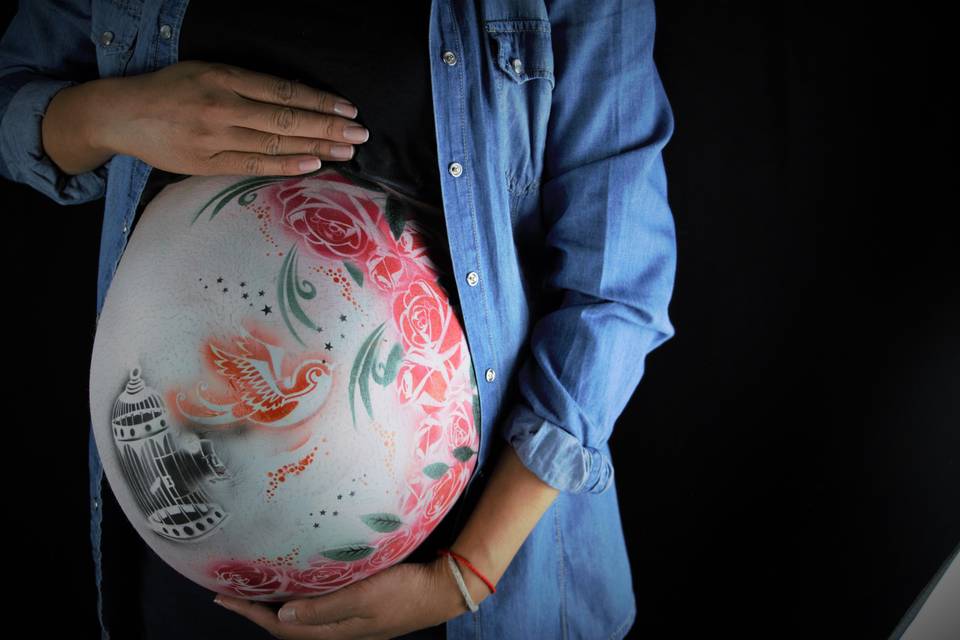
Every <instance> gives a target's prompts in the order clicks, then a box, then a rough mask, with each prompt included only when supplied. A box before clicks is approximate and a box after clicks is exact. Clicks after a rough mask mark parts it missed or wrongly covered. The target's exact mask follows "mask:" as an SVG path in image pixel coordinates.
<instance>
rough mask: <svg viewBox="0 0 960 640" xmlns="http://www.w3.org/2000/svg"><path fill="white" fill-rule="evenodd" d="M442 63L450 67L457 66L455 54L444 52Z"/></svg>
mask: <svg viewBox="0 0 960 640" xmlns="http://www.w3.org/2000/svg"><path fill="white" fill-rule="evenodd" d="M443 61H444V62H446V63H447V64H449V65H450V66H451V67H452V66H453V65H455V64H457V54H455V53H454V52H453V51H444V52H443Z"/></svg>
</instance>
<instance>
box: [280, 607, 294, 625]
mask: <svg viewBox="0 0 960 640" xmlns="http://www.w3.org/2000/svg"><path fill="white" fill-rule="evenodd" d="M277 615H278V617H279V618H280V622H296V621H297V610H296V609H294V608H293V607H286V608H282V609H280V611H279V613H278V614H277Z"/></svg>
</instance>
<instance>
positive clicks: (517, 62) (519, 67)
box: [513, 58, 523, 75]
mask: <svg viewBox="0 0 960 640" xmlns="http://www.w3.org/2000/svg"><path fill="white" fill-rule="evenodd" d="M513 70H514V71H515V72H516V73H517V75H520V73H521V72H522V71H523V63H522V62H520V59H519V58H514V59H513Z"/></svg>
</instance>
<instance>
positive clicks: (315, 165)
mask: <svg viewBox="0 0 960 640" xmlns="http://www.w3.org/2000/svg"><path fill="white" fill-rule="evenodd" d="M320 164H321V163H320V158H311V159H310V160H301V161H300V171H316V170H317V169H319V168H320Z"/></svg>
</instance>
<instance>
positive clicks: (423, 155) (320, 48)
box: [134, 0, 446, 238]
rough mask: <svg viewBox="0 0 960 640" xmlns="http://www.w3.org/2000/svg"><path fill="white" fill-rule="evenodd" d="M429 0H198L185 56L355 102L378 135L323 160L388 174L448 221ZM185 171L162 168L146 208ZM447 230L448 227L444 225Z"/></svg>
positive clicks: (368, 173)
mask: <svg viewBox="0 0 960 640" xmlns="http://www.w3.org/2000/svg"><path fill="white" fill-rule="evenodd" d="M429 11H430V3H429V2H426V1H424V2H402V3H401V2H397V3H382V4H381V3H377V4H376V5H374V6H371V5H367V4H366V3H363V2H346V3H332V2H331V3H323V4H322V6H321V5H316V4H315V5H313V8H310V9H307V10H303V9H299V8H298V9H295V10H290V11H285V10H265V9H264V7H263V5H260V4H258V3H252V4H249V5H247V4H244V3H232V2H231V3H227V2H224V1H222V0H219V1H217V0H202V1H201V0H196V1H193V2H190V3H189V4H188V6H187V11H186V14H185V16H184V20H183V24H182V26H181V30H180V50H179V59H180V60H203V61H207V62H224V63H227V64H231V65H235V66H238V67H242V68H244V69H249V70H251V71H258V72H261V73H269V74H271V75H275V76H278V77H281V78H289V79H291V80H298V81H300V82H303V83H305V84H307V85H309V86H312V87H315V88H317V89H322V90H325V91H331V92H333V93H334V94H336V95H337V96H340V97H343V98H346V99H347V100H349V101H350V102H352V103H353V104H355V105H356V106H357V109H358V115H357V117H356V118H355V121H356V122H357V123H359V124H361V125H363V126H365V127H366V128H367V129H369V130H370V138H369V139H368V140H367V141H366V142H364V143H360V144H356V145H354V148H355V152H354V157H353V158H352V159H351V160H349V161H343V160H325V161H324V166H331V165H333V164H336V165H340V166H343V167H344V168H345V169H347V170H349V171H351V172H353V173H355V174H359V175H361V176H365V177H369V178H372V179H375V180H377V181H380V182H385V183H387V184H388V185H389V186H391V187H393V188H394V189H396V190H398V191H400V192H402V193H404V194H406V195H408V196H410V197H411V198H413V199H416V200H419V201H423V202H426V203H428V204H429V205H432V207H436V208H437V209H436V210H431V209H428V208H424V209H422V215H424V216H427V217H429V216H431V214H432V215H434V216H436V218H438V219H437V220H434V221H433V222H434V224H436V225H439V226H441V227H442V225H443V216H442V199H441V194H440V176H439V171H438V157H437V143H436V130H435V129H434V122H433V100H432V96H431V86H430V62H429V58H428V57H427V56H428V55H429V52H428V51H427V33H428V26H429V17H430V16H429ZM185 177H186V176H185V175H182V174H177V173H170V172H168V171H164V170H161V169H157V168H154V169H153V170H152V171H151V173H150V176H149V178H148V180H147V184H146V187H145V188H144V191H143V194H142V195H141V197H140V200H139V203H138V207H137V214H136V218H135V220H134V224H136V221H137V220H138V219H139V217H140V213H141V212H142V211H143V209H144V207H146V205H147V204H148V203H149V202H150V200H152V199H153V197H154V196H155V195H156V194H157V193H159V191H160V190H161V189H163V187H165V186H166V185H167V184H169V183H171V182H176V181H178V180H182V179H183V178H185ZM439 235H440V236H441V237H442V238H445V237H446V234H445V233H441V234H439Z"/></svg>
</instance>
